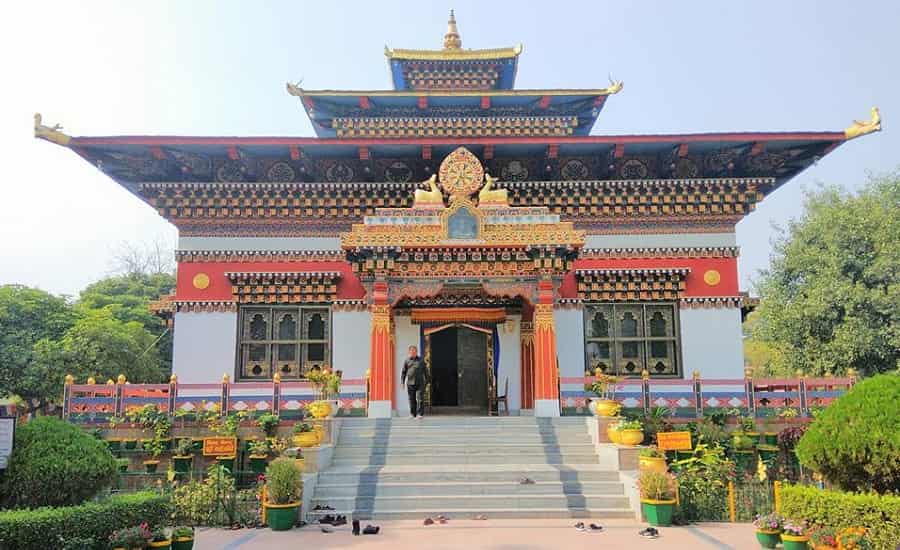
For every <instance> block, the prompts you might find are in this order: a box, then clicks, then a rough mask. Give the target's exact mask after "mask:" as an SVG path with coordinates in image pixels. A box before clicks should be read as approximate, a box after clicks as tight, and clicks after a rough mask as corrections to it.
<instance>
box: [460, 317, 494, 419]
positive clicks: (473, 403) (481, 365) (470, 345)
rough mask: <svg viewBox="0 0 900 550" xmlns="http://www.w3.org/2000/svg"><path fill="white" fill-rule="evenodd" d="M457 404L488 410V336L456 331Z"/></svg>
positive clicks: (475, 332)
mask: <svg viewBox="0 0 900 550" xmlns="http://www.w3.org/2000/svg"><path fill="white" fill-rule="evenodd" d="M456 371H457V377H458V378H459V384H458V385H457V392H458V398H457V402H458V403H459V406H460V407H461V408H467V409H469V408H471V409H485V410H486V409H487V401H488V400H487V389H488V388H487V335H486V334H485V333H483V332H478V331H474V330H472V329H470V328H465V327H459V328H457V329H456Z"/></svg>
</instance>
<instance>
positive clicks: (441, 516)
mask: <svg viewBox="0 0 900 550" xmlns="http://www.w3.org/2000/svg"><path fill="white" fill-rule="evenodd" d="M435 519H436V520H437V522H438V523H440V524H441V525H444V524H445V523H447V522H448V521H450V518H448V517H447V516H445V515H444V514H438V515H437V517H435Z"/></svg>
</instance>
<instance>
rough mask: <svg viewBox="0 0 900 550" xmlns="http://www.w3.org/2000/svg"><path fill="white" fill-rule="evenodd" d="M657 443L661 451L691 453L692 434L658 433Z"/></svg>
mask: <svg viewBox="0 0 900 550" xmlns="http://www.w3.org/2000/svg"><path fill="white" fill-rule="evenodd" d="M656 441H657V442H658V443H659V450H660V451H690V450H691V449H693V448H694V447H693V445H691V432H658V433H657V434H656Z"/></svg>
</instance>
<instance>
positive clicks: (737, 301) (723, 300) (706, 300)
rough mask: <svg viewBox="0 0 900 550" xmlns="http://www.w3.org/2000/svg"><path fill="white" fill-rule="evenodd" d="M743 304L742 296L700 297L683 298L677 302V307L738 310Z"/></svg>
mask: <svg viewBox="0 0 900 550" xmlns="http://www.w3.org/2000/svg"><path fill="white" fill-rule="evenodd" d="M742 304H743V297H742V296H701V297H696V296H692V297H685V298H681V299H680V300H679V301H678V305H679V306H680V307H682V308H686V309H697V308H723V307H729V308H730V307H734V308H739V307H741V305H742Z"/></svg>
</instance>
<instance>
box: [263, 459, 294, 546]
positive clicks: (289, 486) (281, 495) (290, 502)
mask: <svg viewBox="0 0 900 550" xmlns="http://www.w3.org/2000/svg"><path fill="white" fill-rule="evenodd" d="M302 494H303V472H302V471H301V470H300V468H299V467H298V466H297V463H296V462H295V461H294V460H293V459H290V458H276V459H275V460H273V461H272V462H271V463H270V464H269V467H268V468H266V502H265V507H266V514H267V516H268V519H269V527H271V528H272V529H273V530H275V531H284V530H287V529H290V528H291V527H293V526H294V523H295V522H296V520H297V512H298V510H299V508H300V497H301V495H302Z"/></svg>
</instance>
